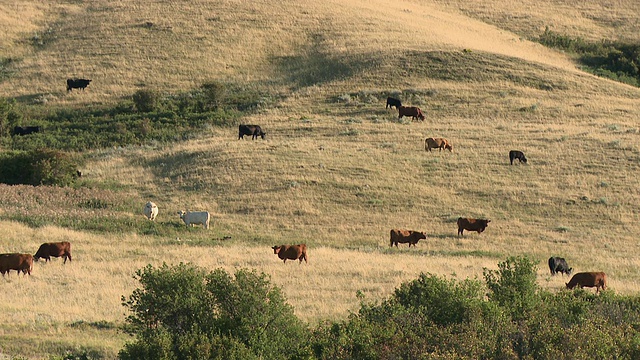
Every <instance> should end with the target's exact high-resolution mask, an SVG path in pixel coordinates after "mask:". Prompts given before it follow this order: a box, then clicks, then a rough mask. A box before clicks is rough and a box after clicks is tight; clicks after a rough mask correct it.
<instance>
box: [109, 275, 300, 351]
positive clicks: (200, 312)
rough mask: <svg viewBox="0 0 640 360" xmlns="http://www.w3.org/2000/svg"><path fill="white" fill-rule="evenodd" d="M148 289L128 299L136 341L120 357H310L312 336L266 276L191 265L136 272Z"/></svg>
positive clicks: (128, 322) (130, 319) (129, 320)
mask: <svg viewBox="0 0 640 360" xmlns="http://www.w3.org/2000/svg"><path fill="white" fill-rule="evenodd" d="M136 279H137V280H139V281H140V283H141V284H142V288H139V289H136V290H134V291H133V294H132V295H130V296H129V297H128V298H124V297H123V298H122V301H123V305H124V306H125V307H127V308H128V309H129V310H130V311H131V315H129V316H128V317H127V324H128V327H127V331H128V332H129V333H130V334H132V335H136V339H137V341H136V342H135V343H133V344H127V345H126V346H125V348H124V349H123V350H122V351H121V352H120V354H119V357H120V359H227V358H237V359H246V358H249V359H251V358H264V359H297V358H307V357H308V355H309V350H308V345H307V341H308V334H307V331H306V329H305V327H304V326H303V324H302V323H301V322H300V320H299V319H297V318H296V317H295V316H294V314H293V309H292V308H291V306H290V305H288V304H286V303H285V300H284V297H283V296H282V294H281V292H280V290H279V289H278V288H277V287H274V286H272V285H271V284H270V283H269V281H268V278H267V276H266V275H265V274H260V275H258V274H257V273H256V272H255V271H248V270H238V271H237V272H236V274H235V277H234V276H232V275H230V274H228V273H227V272H226V271H224V270H222V269H217V270H214V271H213V272H211V273H209V274H207V273H206V272H205V270H204V269H201V268H198V267H195V266H193V265H188V264H180V265H178V266H174V267H169V266H167V265H166V264H164V265H163V266H161V267H159V268H154V267H152V266H151V265H148V266H147V267H145V268H144V269H141V270H138V271H137V272H136Z"/></svg>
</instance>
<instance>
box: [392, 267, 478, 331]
mask: <svg viewBox="0 0 640 360" xmlns="http://www.w3.org/2000/svg"><path fill="white" fill-rule="evenodd" d="M481 289H482V288H481V284H480V282H478V281H472V280H465V281H462V282H457V281H455V280H446V279H444V278H439V277H437V276H435V275H431V274H420V277H419V278H418V279H417V280H414V281H411V282H407V283H404V284H402V285H400V287H399V288H397V289H396V291H395V292H394V294H393V299H394V300H395V301H398V303H399V304H400V305H402V306H403V307H405V308H406V309H408V310H410V311H411V312H414V313H420V314H423V315H424V316H425V317H426V318H427V319H429V320H431V321H433V322H434V323H435V324H437V325H451V324H461V323H464V322H467V321H469V320H470V319H471V318H472V317H473V316H474V313H476V312H480V303H481V301H480V300H481V299H482V297H483V296H484V294H483V293H482V291H481Z"/></svg>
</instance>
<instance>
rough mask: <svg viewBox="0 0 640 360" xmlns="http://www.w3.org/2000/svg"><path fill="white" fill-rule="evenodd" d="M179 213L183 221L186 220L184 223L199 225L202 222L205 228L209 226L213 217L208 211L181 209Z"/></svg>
mask: <svg viewBox="0 0 640 360" xmlns="http://www.w3.org/2000/svg"><path fill="white" fill-rule="evenodd" d="M178 215H180V219H182V221H184V223H185V224H186V225H187V226H189V227H190V226H192V225H199V224H202V226H203V227H204V228H205V229H208V228H209V221H210V219H211V215H209V212H208V211H188V210H187V211H186V212H185V211H184V210H180V211H178Z"/></svg>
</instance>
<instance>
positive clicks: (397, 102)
mask: <svg viewBox="0 0 640 360" xmlns="http://www.w3.org/2000/svg"><path fill="white" fill-rule="evenodd" d="M394 106H395V107H396V109H397V108H399V107H400V106H402V102H401V101H400V100H399V99H394V98H392V97H388V98H387V106H385V107H384V108H385V109H388V108H392V109H393V107H394Z"/></svg>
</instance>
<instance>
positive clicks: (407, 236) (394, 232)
mask: <svg viewBox="0 0 640 360" xmlns="http://www.w3.org/2000/svg"><path fill="white" fill-rule="evenodd" d="M426 238H427V234H425V233H423V232H418V231H413V230H401V229H391V241H390V242H389V246H393V245H395V246H396V247H398V244H399V243H400V244H406V243H409V247H411V245H413V246H414V247H415V246H416V244H417V243H418V241H419V240H420V239H426Z"/></svg>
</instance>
